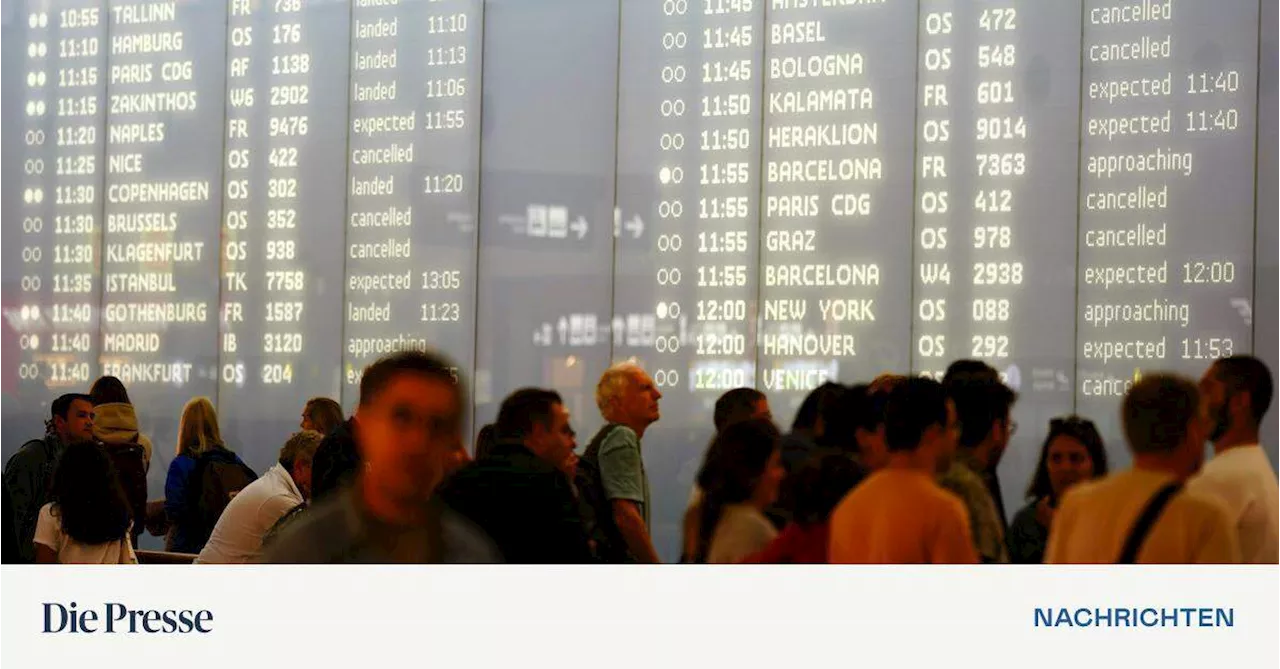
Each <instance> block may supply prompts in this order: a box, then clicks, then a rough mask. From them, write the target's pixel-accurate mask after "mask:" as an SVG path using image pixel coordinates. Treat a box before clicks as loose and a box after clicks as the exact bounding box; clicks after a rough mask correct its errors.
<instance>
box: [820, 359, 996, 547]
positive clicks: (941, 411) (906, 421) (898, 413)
mask: <svg viewBox="0 0 1280 669" xmlns="http://www.w3.org/2000/svg"><path fill="white" fill-rule="evenodd" d="M884 431H885V442H886V444H887V446H888V448H889V462H888V464H887V465H886V466H885V467H884V468H883V469H881V470H879V471H877V472H875V473H874V474H872V475H871V476H869V477H867V479H866V480H865V481H863V482H862V483H861V484H860V485H859V486H858V487H856V488H854V489H853V491H852V492H850V493H849V494H848V495H847V496H846V497H845V498H844V500H842V501H841V502H840V504H839V505H838V506H837V507H836V510H835V511H834V512H833V513H832V515H831V544H830V548H829V551H828V557H829V558H830V561H831V562H832V563H844V564H922V563H935V564H937V563H943V564H973V563H976V562H977V561H978V555H977V552H976V551H975V549H974V547H973V541H972V539H971V538H970V530H969V515H968V512H967V511H966V510H965V506H964V502H962V501H961V500H960V498H959V497H957V496H956V495H955V494H953V493H951V492H948V491H947V490H945V489H943V488H942V487H941V486H939V485H938V483H937V481H936V477H937V474H938V472H939V471H942V470H945V469H946V468H947V467H948V466H949V465H950V462H951V458H952V456H953V455H954V454H955V450H956V438H957V437H958V432H959V425H958V424H957V422H956V408H955V405H954V404H952V402H951V400H949V399H947V393H946V391H945V390H943V388H942V385H941V384H939V383H938V382H937V381H934V380H932V379H925V378H912V379H908V380H906V381H903V382H902V383H900V384H897V385H896V386H895V387H893V388H892V389H891V390H890V391H889V396H888V398H887V400H886V401H885V409H884Z"/></svg>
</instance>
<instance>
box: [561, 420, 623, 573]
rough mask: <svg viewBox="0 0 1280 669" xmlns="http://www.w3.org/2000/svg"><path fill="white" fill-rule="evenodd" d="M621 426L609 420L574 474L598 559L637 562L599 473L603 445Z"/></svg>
mask: <svg viewBox="0 0 1280 669" xmlns="http://www.w3.org/2000/svg"><path fill="white" fill-rule="evenodd" d="M618 427H621V426H620V425H618V424H617V423H609V424H608V425H605V426H604V427H602V428H600V431H599V432H597V433H596V436H594V437H592V438H591V443H590V444H588V445H587V450H586V451H585V452H584V453H583V454H582V458H581V459H579V460H578V473H577V476H576V477H575V483H576V485H577V487H578V494H579V495H580V496H581V507H582V511H583V513H582V515H583V518H582V521H583V524H584V525H585V526H586V529H587V536H588V537H590V539H591V542H592V543H593V544H594V545H595V553H596V559H597V560H599V561H601V562H609V563H627V562H633V561H634V560H632V559H631V557H630V552H629V551H628V550H627V542H626V540H625V539H623V537H622V533H621V532H620V531H618V525H617V523H615V522H614V521H613V504H612V503H611V502H610V501H609V496H608V494H606V493H605V490H604V479H603V477H602V476H601V475H600V445H601V444H603V443H604V440H605V439H606V438H607V437H608V436H609V435H610V434H612V433H613V431H614V429H616V428H618Z"/></svg>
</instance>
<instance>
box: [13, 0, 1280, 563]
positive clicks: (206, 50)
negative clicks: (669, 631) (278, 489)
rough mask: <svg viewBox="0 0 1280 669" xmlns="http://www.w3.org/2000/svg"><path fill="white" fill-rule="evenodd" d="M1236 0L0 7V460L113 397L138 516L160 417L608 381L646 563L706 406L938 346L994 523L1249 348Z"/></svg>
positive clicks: (257, 457)
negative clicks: (1174, 384)
mask: <svg viewBox="0 0 1280 669" xmlns="http://www.w3.org/2000/svg"><path fill="white" fill-rule="evenodd" d="M1262 11H1263V8H1262V7H1261V3H1260V1H1259V0H1221V1H1219V2H1213V3H1209V2H1200V1H1198V0H1194V1H1193V0H1055V1H1054V2H1043V1H1036V2H1032V1H1030V0H610V1H602V0H542V1H541V2H537V3H530V2H522V1H520V0H184V1H181V2H179V1H177V0H6V1H5V2H4V4H3V17H2V18H3V58H4V61H3V78H2V81H0V85H2V92H3V102H2V103H0V105H2V106H3V119H4V123H3V130H2V131H0V132H2V133H3V137H4V149H5V150H4V154H3V161H2V168H3V186H2V188H3V251H2V253H3V314H4V319H3V322H4V332H3V350H4V357H3V363H2V372H0V381H2V382H3V389H4V400H5V401H4V406H3V413H4V427H3V440H4V442H3V443H4V455H5V457H7V456H8V455H9V454H11V453H12V452H13V451H14V450H16V449H17V448H18V447H19V446H20V445H21V444H22V443H23V442H24V441H25V440H27V439H30V438H34V437H36V436H39V433H40V432H41V422H42V421H43V420H44V419H45V418H47V414H48V407H49V403H50V402H51V400H52V399H53V398H54V397H56V396H57V395H58V394H61V393H64V392H84V391H87V389H88V387H89V384H91V383H92V381H93V380H94V379H95V378H96V377H98V376H100V375H102V374H113V375H116V376H118V377H120V378H121V379H122V380H123V381H124V383H125V384H126V386H127V387H128V388H129V391H130V393H131V396H132V398H133V401H134V403H135V405H136V407H137V410H138V414H139V417H140V421H141V423H142V429H143V431H144V432H145V433H147V434H148V435H149V436H150V437H151V438H152V440H153V442H154V443H155V444H156V448H155V452H156V457H155V458H153V466H152V471H151V474H150V479H151V485H152V492H153V496H156V495H158V494H159V493H160V491H161V490H162V488H163V480H164V474H165V470H166V468H167V466H168V463H169V461H170V460H171V459H172V454H173V452H174V450H175V439H176V433H177V425H178V418H179V415H180V412H181V409H182V406H183V404H184V403H185V402H186V401H187V400H188V399H190V398H191V397H193V396H198V395H204V396H208V397H210V398H211V399H213V400H214V401H215V403H216V404H217V406H218V408H219V412H220V413H221V424H222V429H223V432H224V436H225V437H226V439H227V441H228V443H229V445H230V446H231V447H232V448H234V449H235V450H237V451H238V452H240V453H241V454H242V455H243V456H245V458H246V459H247V461H248V462H249V463H250V464H251V465H252V466H254V467H255V468H256V469H258V470H260V471H261V470H263V469H265V468H266V467H268V466H270V464H271V463H272V462H273V461H274V459H275V454H276V452H277V451H278V449H279V446H280V445H281V444H282V443H283V441H284V439H285V438H286V436H287V435H288V434H289V432H290V431H292V430H294V429H296V426H297V423H298V414H299V412H300V410H301V408H302V406H303V404H304V403H305V402H306V400H307V399H308V398H310V397H314V396H327V397H333V398H336V399H339V400H340V401H341V402H342V403H343V405H344V406H345V407H347V408H348V409H351V408H352V407H354V405H355V402H356V400H357V398H358V390H359V382H360V378H361V375H362V373H363V369H364V368H365V367H366V366H367V365H368V364H369V363H371V362H372V361H373V360H375V359H377V358H378V357H379V356H381V355H384V354H386V353H389V352H392V351H395V350H400V349H405V348H432V349H437V350H440V351H443V352H444V353H446V354H448V355H449V356H450V357H451V358H452V359H453V360H454V361H455V362H456V363H457V365H458V377H459V379H460V380H461V381H462V382H464V383H465V384H466V385H467V388H468V392H469V394H470V396H471V397H472V398H473V402H472V406H470V407H469V408H468V413H469V416H470V423H471V424H472V427H473V430H474V429H477V428H478V427H479V425H481V424H483V423H484V422H486V421H489V420H492V419H493V418H494V416H495V415H496V411H497V406H498V403H499V402H500V401H501V399H502V398H503V397H504V396H505V395H506V394H508V393H509V392H511V391H513V390H515V389H517V388H520V387H523V386H530V385H538V386H549V387H553V388H556V389H557V390H559V391H561V393H562V394H563V395H564V397H565V401H566V405H567V406H568V407H569V409H570V411H571V413H572V415H573V418H574V422H575V425H576V427H577V428H578V431H579V434H580V439H579V440H580V442H582V443H585V442H586V441H587V440H588V439H589V437H590V435H591V434H592V433H593V432H594V430H595V429H596V428H597V427H598V426H599V425H600V424H601V423H602V419H601V418H600V416H599V411H598V409H597V408H596V406H595V402H594V396H593V394H594V386H595V381H596V380H597V379H598V377H599V375H600V373H601V372H602V371H603V370H604V369H605V368H606V367H607V366H608V365H609V364H611V363H614V362H619V361H624V360H634V361H636V362H638V363H640V364H642V365H643V366H644V367H645V368H646V369H647V370H648V371H649V373H650V374H651V375H652V376H653V378H654V380H655V382H656V384H657V385H658V387H659V389H660V390H661V391H662V392H663V393H664V396H665V398H664V400H663V418H662V420H661V421H660V422H659V423H658V424H657V425H655V426H654V427H653V429H652V430H651V431H650V432H649V433H648V434H647V435H646V440H645V442H646V443H645V457H646V466H647V467H648V474H649V480H650V481H651V485H652V489H653V494H654V502H653V503H654V509H653V510H654V514H653V523H654V527H653V532H654V535H655V537H656V540H657V543H658V545H659V547H660V550H661V551H662V552H663V554H664V555H667V556H670V557H674V554H675V552H676V550H677V544H678V536H679V522H680V517H681V513H682V511H683V509H684V506H685V504H686V501H687V499H688V495H689V490H690V487H691V485H692V482H693V478H694V475H695V473H696V471H697V468H698V465H699V463H700V461H701V457H702V453H703V450H704V448H705V445H706V443H707V441H708V439H709V438H710V436H711V416H710V414H711V407H712V405H713V403H714V401H715V399H716V398H717V397H718V396H719V395H720V394H721V393H723V392H724V391H726V390H729V389H732V388H736V387H740V386H753V387H756V388H759V389H760V390H762V391H764V392H765V393H766V394H767V395H768V396H769V398H770V401H771V404H772V406H773V410H774V414H775V416H776V417H777V419H778V420H779V421H780V422H781V423H783V424H784V425H785V424H787V423H789V421H790V420H791V418H792V416H793V415H794V413H795V410H796V409H797V407H798V406H799V405H800V402H801V401H802V400H803V399H804V397H805V396H806V395H807V394H808V393H809V392H810V391H811V390H813V389H814V388H816V387H818V386H819V385H821V384H822V383H824V382H827V381H837V382H843V383H848V382H854V381H865V380H869V379H870V378H872V377H874V376H875V375H877V374H879V373H882V372H902V373H906V372H911V373H918V374H925V375H932V376H941V374H942V373H943V371H944V370H945V369H946V367H947V365H948V364H949V363H950V362H951V361H953V360H955V359H958V358H976V359H981V360H984V361H986V362H988V363H990V364H991V365H993V366H994V367H996V368H997V369H998V370H999V371H1000V372H1001V374H1002V375H1003V377H1004V378H1005V380H1006V382H1007V383H1008V384H1009V385H1010V386H1012V387H1014V388H1015V389H1016V390H1017V391H1018V393H1019V402H1018V404H1017V406H1016V408H1015V416H1014V417H1015V419H1016V420H1018V422H1019V423H1020V426H1021V427H1020V430H1019V432H1018V433H1017V435H1016V436H1015V438H1014V442H1013V444H1012V446H1011V448H1010V450H1009V452H1008V454H1007V455H1006V458H1005V461H1004V462H1003V463H1002V466H1001V470H1000V475H1001V477H1002V479H1003V480H1004V482H1005V485H1004V489H1005V493H1006V499H1005V503H1006V506H1010V507H1012V506H1016V505H1019V504H1020V503H1021V494H1020V491H1021V490H1023V489H1024V488H1025V486H1026V483H1027V481H1028V479H1029V477H1030V475H1031V473H1032V470H1033V469H1034V467H1035V464H1036V460H1037V457H1038V452H1039V447H1040V442H1041V440H1042V439H1043V435H1044V432H1045V425H1046V422H1047V421H1048V419H1049V418H1051V417H1054V416H1058V415H1062V414H1066V413H1070V412H1073V411H1074V412H1079V413H1081V414H1083V415H1086V416H1088V417H1091V418H1093V419H1094V420H1096V421H1097V422H1098V423H1099V425H1100V427H1101V428H1102V430H1103V434H1104V438H1105V439H1106V440H1107V442H1108V449H1109V451H1110V452H1111V454H1112V456H1113V458H1114V463H1115V464H1120V465H1123V464H1124V462H1125V461H1126V460H1127V456H1126V455H1125V449H1124V447H1123V443H1122V440H1121V437H1120V430H1119V425H1118V423H1119V421H1118V407H1119V403H1120V399H1121V398H1122V397H1123V395H1124V393H1125V392H1126V390H1127V389H1128V388H1129V387H1130V386H1131V384H1132V383H1133V382H1134V381H1135V380H1136V379H1138V378H1141V376H1142V374H1144V373H1150V372H1153V371H1156V370H1173V371H1179V372H1183V373H1186V374H1191V375H1197V376H1198V375H1199V374H1200V373H1201V372H1202V371H1203V369H1204V368H1205V367H1206V366H1207V364H1208V363H1209V362H1210V361H1212V360H1213V359H1215V358H1218V357H1221V356H1225V355H1230V354H1232V353H1249V352H1252V351H1254V350H1255V348H1257V349H1259V350H1260V351H1261V350H1262V349H1264V348H1266V346H1264V344H1266V345H1268V346H1271V348H1274V342H1262V341H1255V336H1254V332H1255V328H1257V327H1259V325H1261V326H1263V327H1264V329H1262V330H1259V332H1274V330H1275V324H1274V323H1269V322H1267V323H1255V309H1254V305H1255V302H1257V303H1261V304H1263V305H1266V304H1271V303H1274V302H1275V300H1276V288H1275V286H1274V285H1273V284H1274V281H1272V282H1270V284H1271V285H1269V284H1268V283H1267V282H1265V281H1257V282H1255V276H1258V277H1261V276H1266V275H1268V273H1270V274H1269V275H1270V276H1274V272H1275V262H1276V261H1275V249H1274V248H1271V249H1269V250H1268V249H1264V248H1263V246H1262V245H1260V244H1255V239H1258V238H1260V239H1274V228H1275V227H1276V225H1277V222H1276V220H1275V207H1274V206H1273V205H1274V202H1272V206H1263V205H1262V204H1261V203H1264V202H1271V201H1273V200H1274V199H1275V198H1276V184H1275V183H1274V178H1272V179H1270V180H1267V179H1260V178H1258V176H1257V175H1259V174H1267V173H1269V174H1272V175H1273V174H1274V168H1273V167H1272V168H1270V172H1268V171H1267V168H1266V167H1265V166H1263V167H1260V166H1261V165H1262V163H1263V161H1264V159H1266V160H1274V155H1275V151H1274V148H1275V147H1273V146H1272V147H1266V146H1263V145H1262V144H1261V143H1260V142H1259V139H1258V138H1259V137H1270V138H1272V140H1271V141H1272V142H1273V143H1274V137H1275V129H1274V127H1271V126H1274V124H1275V118H1274V114H1271V115H1270V117H1268V116H1266V115H1264V114H1260V113H1259V106H1260V105H1265V104H1267V100H1271V102H1270V103H1269V104H1270V105H1271V107H1270V108H1271V109H1274V96H1275V94H1276V82H1275V80H1274V77H1275V67H1274V64H1271V65H1269V66H1267V67H1264V68H1262V69H1261V72H1262V73H1263V75H1262V76H1261V77H1260V67H1259V64H1260V63H1266V62H1267V61H1266V59H1267V58H1268V54H1271V56H1270V57H1272V58H1274V49H1275V42H1276V37H1275V27H1274V26H1273V25H1268V24H1266V22H1263V21H1260V12H1262ZM1260 123H1262V124H1264V125H1263V127H1259V124H1260ZM1268 157H1269V158H1268ZM1255 283H1256V285H1257V291H1255ZM1274 314H1275V310H1274V308H1273V307H1266V306H1264V308H1263V309H1261V310H1259V318H1261V319H1265V318H1271V319H1274ZM1273 354H1274V352H1271V353H1268V355H1272V356H1273Z"/></svg>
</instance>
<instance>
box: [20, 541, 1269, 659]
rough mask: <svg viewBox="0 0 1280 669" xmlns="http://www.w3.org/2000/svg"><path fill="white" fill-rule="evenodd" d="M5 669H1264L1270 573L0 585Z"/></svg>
mask: <svg viewBox="0 0 1280 669" xmlns="http://www.w3.org/2000/svg"><path fill="white" fill-rule="evenodd" d="M0 573H2V574H3V619H2V623H0V627H2V630H3V644H2V647H3V650H2V651H0V655H2V659H3V664H4V665H5V666H6V667H19V666H43V667H76V666H79V667H90V666H91V667H93V668H94V669H111V668H114V667H120V668H122V669H123V668H129V669H138V668H139V667H172V668H173V669H197V668H200V667H212V668H217V669H228V668H234V669H239V668H241V667H245V668H247V667H267V666H272V667H284V668H288V667H298V668H300V669H301V668H305V669H317V668H320V667H345V668H348V669H364V667H367V666H369V665H373V664H377V665H386V666H397V667H398V666H421V667H450V668H453V667H508V666H510V667H521V668H524V667H529V666H535V667H537V666H546V667H555V669H571V668H575V667H590V668H592V669H601V668H606V667H607V668H608V669H624V668H630V667H636V668H637V669H641V668H642V669H665V668H668V667H688V666H698V667H706V668H707V669H710V668H712V667H717V668H718V667H732V668H733V669H745V668H747V667H772V668H775V669H777V668H783V667H826V666H831V665H835V666H848V667H905V666H912V667H915V666H929V665H927V664H926V663H932V666H937V667H947V668H948V669H950V668H952V667H962V666H973V667H982V668H983V669H994V668H995V667H1019V668H1024V667H1035V668H1036V669H1043V668H1045V667H1059V666H1060V667H1070V668H1071V669H1080V668H1081V667H1092V666H1100V667H1101V666H1105V667H1114V666H1129V667H1133V668H1134V669H1138V668H1142V669H1146V668H1148V667H1152V668H1158V669H1168V668H1170V667H1196V668H1197V669H1205V668H1206V667H1232V666H1240V667H1275V666H1280V653H1278V646H1277V641H1276V630H1277V629H1278V628H1280V594H1278V593H1280V570H1277V568H1276V567H1274V566H1273V567H1186V566H1170V567H1155V566H1143V567H1137V568H1117V567H1052V568H1047V567H907V566H884V567H783V566H763V567H745V566H743V567H692V566H688V567H675V566H668V567H656V568H643V567H543V568H538V567H494V566H483V567H481V566H477V567H465V566H464V567H456V566H452V567H446V566H421V567H399V566H368V567H314V566H292V567H259V566H250V567H214V566H147V567H132V568H128V567H123V568H122V567H70V566H58V567H32V566H5V567H3V568H2V570H0Z"/></svg>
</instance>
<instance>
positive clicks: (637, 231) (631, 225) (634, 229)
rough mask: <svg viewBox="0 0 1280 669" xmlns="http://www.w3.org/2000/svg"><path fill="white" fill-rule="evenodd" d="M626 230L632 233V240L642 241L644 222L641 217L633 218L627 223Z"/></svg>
mask: <svg viewBox="0 0 1280 669" xmlns="http://www.w3.org/2000/svg"><path fill="white" fill-rule="evenodd" d="M626 228H627V230H628V231H629V232H630V233H631V238H632V239H640V235H642V234H644V221H642V220H640V217H639V216H632V217H631V220H629V221H627V225H626Z"/></svg>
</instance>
